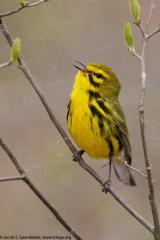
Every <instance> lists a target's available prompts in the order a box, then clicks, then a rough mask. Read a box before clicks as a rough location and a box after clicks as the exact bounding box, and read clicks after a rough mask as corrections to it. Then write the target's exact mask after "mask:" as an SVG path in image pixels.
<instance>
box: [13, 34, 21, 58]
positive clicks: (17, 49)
mask: <svg viewBox="0 0 160 240" xmlns="http://www.w3.org/2000/svg"><path fill="white" fill-rule="evenodd" d="M20 51H21V42H20V39H19V38H16V39H15V40H14V42H13V44H12V48H11V53H10V62H14V61H15V60H16V59H17V58H18V56H19V53H20Z"/></svg>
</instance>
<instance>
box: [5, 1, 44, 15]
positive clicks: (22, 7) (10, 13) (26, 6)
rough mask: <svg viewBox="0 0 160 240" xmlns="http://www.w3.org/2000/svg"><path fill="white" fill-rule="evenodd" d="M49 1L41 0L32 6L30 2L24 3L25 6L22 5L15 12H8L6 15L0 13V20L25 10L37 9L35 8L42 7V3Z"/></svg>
mask: <svg viewBox="0 0 160 240" xmlns="http://www.w3.org/2000/svg"><path fill="white" fill-rule="evenodd" d="M48 1H49V0H39V1H37V2H35V3H31V4H29V3H28V2H24V4H22V5H21V6H20V7H19V8H17V9H15V10H12V11H8V12H6V13H0V18H2V17H7V16H10V15H12V14H15V13H18V12H20V11H21V10H22V9H24V8H28V7H35V6H38V5H40V4H41V3H44V2H48Z"/></svg>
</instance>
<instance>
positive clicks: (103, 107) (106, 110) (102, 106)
mask: <svg viewBox="0 0 160 240" xmlns="http://www.w3.org/2000/svg"><path fill="white" fill-rule="evenodd" d="M97 103H98V105H99V107H100V108H101V109H102V110H103V111H104V112H105V113H108V114H110V115H111V110H110V109H109V108H107V107H106V106H105V104H104V102H103V101H102V100H97Z"/></svg>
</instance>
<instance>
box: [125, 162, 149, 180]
mask: <svg viewBox="0 0 160 240" xmlns="http://www.w3.org/2000/svg"><path fill="white" fill-rule="evenodd" d="M124 164H125V165H126V166H127V167H128V168H130V169H131V170H133V171H135V172H136V173H138V174H140V175H141V176H142V177H145V178H148V177H147V176H146V175H145V174H143V173H142V172H141V171H140V170H138V169H136V168H134V167H132V166H130V165H129V164H128V163H127V162H126V161H125V162H124Z"/></svg>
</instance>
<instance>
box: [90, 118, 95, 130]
mask: <svg viewBox="0 0 160 240" xmlns="http://www.w3.org/2000/svg"><path fill="white" fill-rule="evenodd" d="M90 123H91V130H92V132H94V129H93V121H92V118H90Z"/></svg>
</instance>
